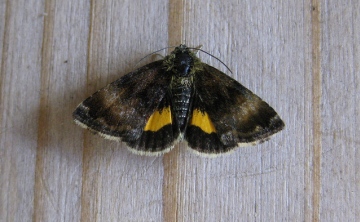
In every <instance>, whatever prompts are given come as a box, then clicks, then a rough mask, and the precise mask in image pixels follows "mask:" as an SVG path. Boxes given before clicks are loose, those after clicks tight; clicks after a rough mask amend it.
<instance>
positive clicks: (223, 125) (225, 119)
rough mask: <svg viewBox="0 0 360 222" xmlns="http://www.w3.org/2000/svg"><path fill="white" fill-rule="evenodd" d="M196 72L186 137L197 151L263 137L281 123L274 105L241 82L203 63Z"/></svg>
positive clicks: (222, 149)
mask: <svg viewBox="0 0 360 222" xmlns="http://www.w3.org/2000/svg"><path fill="white" fill-rule="evenodd" d="M202 66H203V69H202V70H199V71H198V72H197V73H196V75H195V77H194V78H195V80H194V84H195V96H194V97H195V98H194V99H193V111H192V116H191V117H190V121H189V124H188V126H187V130H186V134H185V139H186V140H187V142H188V145H189V146H190V147H191V148H192V149H194V150H195V151H197V152H201V153H208V154H216V153H223V152H227V151H229V150H231V149H233V148H235V147H238V146H243V145H247V144H249V145H252V144H255V143H258V142H262V141H264V140H266V139H267V138H268V137H269V136H271V135H272V134H274V133H276V132H278V131H280V130H281V129H283V127H284V123H283V121H282V120H281V119H280V117H279V116H278V115H277V113H276V112H275V111H274V109H273V108H271V107H270V106H269V105H268V104H267V103H266V102H264V101H263V100H261V99H260V98H259V97H258V96H256V95H255V94H253V93H252V92H251V91H250V90H248V89H247V88H245V87H244V86H242V85H241V84H240V83H238V82H237V81H235V80H234V79H232V78H230V77H229V76H227V75H226V74H224V73H222V72H221V71H219V70H217V69H215V68H214V67H211V66H209V65H206V64H204V63H203V64H202Z"/></svg>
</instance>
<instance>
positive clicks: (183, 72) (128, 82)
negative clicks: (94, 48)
mask: <svg viewBox="0 0 360 222" xmlns="http://www.w3.org/2000/svg"><path fill="white" fill-rule="evenodd" d="M73 116H74V119H75V122H76V123H78V124H79V125H80V126H83V127H84V128H88V129H90V130H92V131H93V132H96V133H99V134H100V135H102V136H104V137H105V138H107V139H113V140H118V141H120V140H121V141H123V142H126V143H127V145H128V146H129V148H130V150H132V151H134V152H136V153H138V154H145V155H158V154H161V153H164V152H168V151H169V150H171V149H172V148H173V146H174V144H175V143H176V142H177V141H178V140H179V139H185V140H186V141H187V142H188V145H189V147H190V148H192V149H194V150H195V151H197V152H199V153H206V154H216V153H223V152H227V151H230V150H232V149H233V148H235V147H237V146H242V145H245V144H251V145H252V144H255V143H257V142H262V141H264V140H266V139H267V138H268V137H269V136H271V135H272V134H274V133H276V132H277V131H279V130H281V129H282V128H283V127H284V123H283V122H282V120H281V119H280V117H279V116H278V115H277V114H276V112H275V111H274V110H273V109H272V108H271V107H270V106H269V105H268V104H267V103H265V102H264V101H263V100H261V99H260V98H259V97H257V96H256V95H255V94H253V93H252V92H251V91H250V90H248V89H246V88H245V87H244V86H242V85H241V84H240V83H238V82H236V81H235V80H234V79H232V78H230V77H228V76H227V75H226V74H224V73H222V72H220V71H219V70H217V69H215V68H213V67H211V66H209V65H207V64H205V63H202V62H201V61H200V60H199V58H197V57H196V55H195V54H194V53H193V52H191V50H190V49H189V48H188V47H186V46H185V45H180V46H179V47H176V48H175V50H174V51H173V52H172V53H171V54H170V55H168V56H166V57H165V58H164V60H160V61H156V62H153V63H150V64H148V65H145V66H143V67H141V68H140V69H138V70H136V71H134V72H132V73H129V74H127V75H125V76H123V77H122V78H120V79H118V80H116V81H115V82H113V83H111V84H109V85H108V86H106V87H105V88H103V89H101V90H99V91H98V92H96V93H95V94H93V95H92V96H91V97H89V98H88V99H86V100H85V101H84V102H83V103H81V104H80V105H79V106H78V108H77V109H76V110H75V111H74V113H73Z"/></svg>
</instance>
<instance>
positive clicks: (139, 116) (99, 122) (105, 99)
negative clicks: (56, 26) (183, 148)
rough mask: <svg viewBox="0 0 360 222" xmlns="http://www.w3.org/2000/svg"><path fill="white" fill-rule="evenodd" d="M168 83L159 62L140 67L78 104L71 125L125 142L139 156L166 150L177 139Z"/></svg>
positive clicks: (168, 76)
mask: <svg viewBox="0 0 360 222" xmlns="http://www.w3.org/2000/svg"><path fill="white" fill-rule="evenodd" d="M170 81H171V76H170V75H164V70H163V69H162V61H156V62H153V63H150V64H148V65H146V66H143V67H141V68H140V69H138V70H136V71H134V72H132V73H129V74H127V75H125V76H123V77H122V78H120V79H118V80H116V81H115V82H113V83H111V84H109V85H107V86H106V87H105V88H103V89H101V90H99V91H97V92H96V93H95V94H93V95H92V96H91V97H89V98H87V99H86V100H85V101H84V102H82V103H81V104H80V105H79V106H78V107H77V108H76V110H75V111H74V113H73V117H74V119H75V122H76V123H78V124H79V125H80V126H82V127H84V128H88V129H90V130H91V131H93V132H95V133H98V134H100V135H102V136H104V137H105V138H107V139H112V140H117V141H123V142H126V143H127V145H128V146H129V147H130V148H131V150H132V151H134V152H136V153H139V154H148V155H157V154H160V153H163V152H166V151H169V150H170V149H171V148H172V147H173V145H174V142H175V141H176V139H177V138H178V136H179V132H178V131H177V130H176V128H174V127H173V125H172V114H171V108H170V98H169V96H168V95H167V93H168V87H169V85H170Z"/></svg>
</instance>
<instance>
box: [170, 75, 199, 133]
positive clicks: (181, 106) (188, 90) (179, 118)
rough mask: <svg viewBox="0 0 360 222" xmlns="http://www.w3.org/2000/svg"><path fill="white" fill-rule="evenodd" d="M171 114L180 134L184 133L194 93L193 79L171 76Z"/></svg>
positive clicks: (190, 77)
mask: <svg viewBox="0 0 360 222" xmlns="http://www.w3.org/2000/svg"><path fill="white" fill-rule="evenodd" d="M170 89H171V95H172V112H173V113H174V117H175V121H176V123H177V124H176V125H177V126H178V127H179V129H180V132H182V133H183V132H184V131H185V129H186V125H187V120H188V116H189V112H190V111H189V110H190V106H191V98H192V96H193V93H194V87H193V77H192V76H188V77H179V76H173V78H172V81H171V85H170Z"/></svg>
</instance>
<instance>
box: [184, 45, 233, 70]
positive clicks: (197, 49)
mask: <svg viewBox="0 0 360 222" xmlns="http://www.w3.org/2000/svg"><path fill="white" fill-rule="evenodd" d="M201 47H202V45H200V47H199V48H189V49H194V50H196V51H201V52H203V53H206V54H207V55H209V56H211V57H213V58H214V59H216V60H217V61H219V62H220V63H221V64H223V65H224V66H225V67H226V69H227V70H229V72H230V73H231V74H234V73H233V72H232V71H231V69H230V68H229V67H228V66H227V65H226V64H225V63H224V62H223V61H221V60H220V59H219V58H217V57H216V56H214V55H211V54H210V53H208V52H207V51H204V50H202V49H201Z"/></svg>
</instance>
